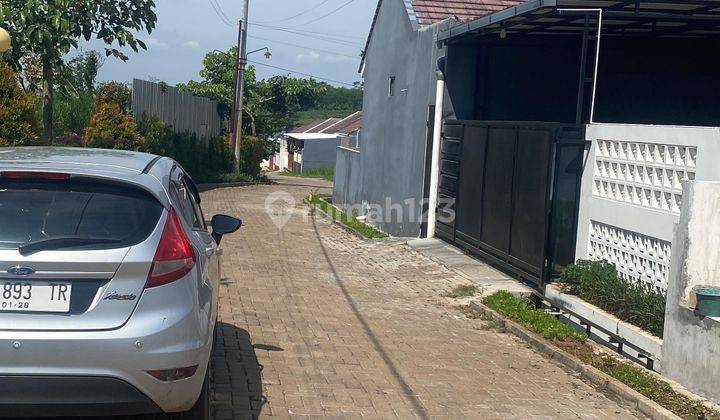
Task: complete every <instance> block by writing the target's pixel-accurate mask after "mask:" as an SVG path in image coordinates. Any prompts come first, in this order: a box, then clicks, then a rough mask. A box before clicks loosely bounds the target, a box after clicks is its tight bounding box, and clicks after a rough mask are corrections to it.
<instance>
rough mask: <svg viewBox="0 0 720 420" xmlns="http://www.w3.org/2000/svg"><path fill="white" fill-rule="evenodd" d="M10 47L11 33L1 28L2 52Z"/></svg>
mask: <svg viewBox="0 0 720 420" xmlns="http://www.w3.org/2000/svg"><path fill="white" fill-rule="evenodd" d="M9 49H10V34H9V33H8V31H6V30H5V29H3V28H0V54H2V53H4V52H5V51H7V50H9Z"/></svg>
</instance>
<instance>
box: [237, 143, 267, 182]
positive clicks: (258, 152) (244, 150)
mask: <svg viewBox="0 0 720 420" xmlns="http://www.w3.org/2000/svg"><path fill="white" fill-rule="evenodd" d="M264 156H265V142H264V141H263V140H262V139H259V138H257V137H252V136H246V137H243V138H242V141H241V142H240V159H239V162H240V163H239V168H240V172H242V173H244V174H248V175H250V176H252V177H253V178H256V177H257V176H258V175H260V162H262V160H263V158H264Z"/></svg>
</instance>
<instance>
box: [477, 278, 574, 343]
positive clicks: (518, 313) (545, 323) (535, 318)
mask: <svg viewBox="0 0 720 420" xmlns="http://www.w3.org/2000/svg"><path fill="white" fill-rule="evenodd" d="M482 303H484V304H485V305H487V306H489V307H491V308H492V309H494V310H496V311H497V312H499V313H500V314H501V315H504V316H506V317H508V318H510V319H513V320H515V321H517V322H519V323H521V324H523V325H524V326H525V327H527V328H529V329H530V330H532V331H534V332H536V333H538V334H542V335H543V337H545V338H547V339H549V340H565V339H567V338H571V339H577V340H581V341H582V340H585V339H586V338H587V336H586V335H585V334H583V333H579V332H577V331H575V330H574V329H572V328H571V327H570V326H568V325H567V324H564V323H563V322H562V321H560V320H559V319H557V318H555V317H554V316H552V315H550V314H549V313H547V312H545V311H543V310H542V309H537V308H535V306H533V304H532V303H530V302H529V301H528V300H527V299H522V298H519V297H515V296H513V295H512V294H511V293H510V292H506V291H504V290H501V291H499V292H497V293H495V294H492V295H490V296H487V297H484V298H483V299H482Z"/></svg>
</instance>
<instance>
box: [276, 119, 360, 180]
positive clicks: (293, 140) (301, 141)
mask: <svg viewBox="0 0 720 420" xmlns="http://www.w3.org/2000/svg"><path fill="white" fill-rule="evenodd" d="M361 123H362V112H360V111H358V112H354V113H352V114H350V115H347V116H345V117H331V118H323V119H317V120H314V121H311V122H310V123H308V124H305V125H303V126H300V127H295V128H294V129H292V130H290V131H289V132H287V133H284V134H282V135H281V136H279V138H278V143H279V146H280V147H279V151H278V152H277V153H276V157H275V159H273V162H275V163H276V164H277V167H276V168H272V169H277V170H281V171H293V172H302V171H303V169H320V168H334V167H335V157H336V154H337V153H336V149H337V147H338V145H339V144H340V142H341V141H342V140H343V139H348V140H346V141H350V140H352V141H353V142H357V139H358V137H359V133H360V125H361Z"/></svg>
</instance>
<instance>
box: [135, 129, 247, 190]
mask: <svg viewBox="0 0 720 420" xmlns="http://www.w3.org/2000/svg"><path fill="white" fill-rule="evenodd" d="M140 133H141V135H142V141H141V142H140V144H141V146H140V148H139V150H140V151H143V152H148V153H153V154H156V155H161V156H168V157H170V158H173V159H175V160H176V161H178V162H179V163H180V165H182V167H183V169H185V170H186V171H187V172H188V173H189V174H190V176H191V177H192V178H193V179H194V180H195V182H223V181H224V179H225V176H224V174H225V173H227V172H231V171H232V170H233V167H234V159H233V155H232V152H231V151H230V147H229V145H228V144H227V141H226V140H225V139H224V138H222V137H214V138H211V139H208V140H202V139H198V138H197V136H195V135H194V134H192V133H173V132H172V131H171V130H170V129H169V128H168V127H167V126H166V125H165V124H163V122H162V121H160V119H159V118H157V117H155V116H153V117H148V116H147V115H145V116H143V119H142V121H141V123H140Z"/></svg>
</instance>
